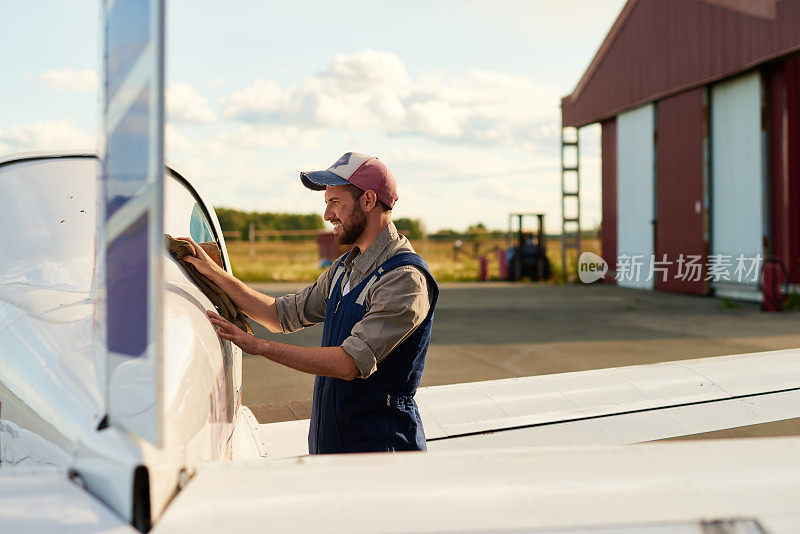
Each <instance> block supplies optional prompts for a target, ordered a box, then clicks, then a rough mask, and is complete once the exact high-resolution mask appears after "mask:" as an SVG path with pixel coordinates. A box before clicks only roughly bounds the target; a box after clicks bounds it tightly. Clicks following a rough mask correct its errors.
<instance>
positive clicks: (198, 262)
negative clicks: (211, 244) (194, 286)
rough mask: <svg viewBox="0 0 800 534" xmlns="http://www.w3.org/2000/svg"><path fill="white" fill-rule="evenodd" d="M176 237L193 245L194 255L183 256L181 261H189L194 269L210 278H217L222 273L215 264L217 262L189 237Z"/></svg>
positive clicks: (220, 268)
mask: <svg viewBox="0 0 800 534" xmlns="http://www.w3.org/2000/svg"><path fill="white" fill-rule="evenodd" d="M176 239H180V240H181V241H188V242H189V243H191V244H192V246H193V247H194V254H195V255H194V256H188V255H187V256H184V257H183V261H186V262H188V263H191V264H192V265H194V267H195V269H197V271H198V272H199V273H200V274H202V275H205V276H207V277H208V278H210V279H211V280H213V281H215V280H217V277H218V276H220V275H222V274H224V273H225V271H224V270H223V269H222V267H220V266H219V265H217V263H216V262H215V261H214V260H212V259H211V256H209V255H208V254H207V253H206V251H205V250H203V247H201V246H200V245H198V244H197V243H195V242H194V240H193V239H192V238H191V237H178V238H176Z"/></svg>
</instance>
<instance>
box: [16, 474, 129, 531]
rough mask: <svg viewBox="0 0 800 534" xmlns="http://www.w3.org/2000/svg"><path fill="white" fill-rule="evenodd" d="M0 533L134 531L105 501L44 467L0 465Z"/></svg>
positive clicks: (64, 476)
mask: <svg viewBox="0 0 800 534" xmlns="http://www.w3.org/2000/svg"><path fill="white" fill-rule="evenodd" d="M0 532H35V533H37V534H47V533H51V532H52V533H54V534H55V533H58V534H70V533H76V534H78V533H80V534H85V533H87V532H92V533H95V534H137V531H136V530H135V529H134V528H133V527H131V526H130V525H128V524H127V523H126V522H125V520H123V519H122V518H120V517H119V516H118V515H116V514H115V513H114V512H112V511H111V510H110V509H109V508H107V507H106V506H105V505H104V504H102V503H101V502H100V501H98V500H97V499H96V498H95V497H93V496H92V495H91V494H90V493H88V492H87V491H85V490H84V489H83V488H81V487H80V486H79V485H77V484H75V483H74V482H72V481H70V480H69V478H68V476H67V471H66V470H64V469H58V468H46V467H8V466H5V465H4V466H3V467H2V468H0Z"/></svg>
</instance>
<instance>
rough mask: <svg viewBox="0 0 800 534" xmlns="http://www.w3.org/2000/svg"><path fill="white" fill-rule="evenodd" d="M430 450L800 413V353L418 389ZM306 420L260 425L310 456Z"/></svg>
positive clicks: (586, 438)
mask: <svg viewBox="0 0 800 534" xmlns="http://www.w3.org/2000/svg"><path fill="white" fill-rule="evenodd" d="M416 400H417V403H418V405H419V408H420V413H421V415H422V421H423V425H424V427H425V434H426V436H427V439H428V449H429V450H440V449H460V448H486V447H520V446H532V445H533V446H544V445H589V444H623V443H637V442H642V441H652V440H658V439H665V438H671V437H677V436H687V435H693V434H700V433H704V432H711V431H716V430H722V429H728V428H736V427H741V426H746V425H754V424H760V423H767V422H772V421H780V420H785V419H792V418H797V417H800V349H789V350H779V351H770V352H760V353H752V354H738V355H734V356H719V357H713V358H700V359H695V360H681V361H674V362H666V363H658V364H652V365H635V366H629V367H616V368H611V369H599V370H591V371H580V372H574V373H562V374H553V375H543V376H533V377H524V378H510V379H503V380H490V381H484V382H472V383H465V384H453V385H446V386H432V387H425V388H420V389H419V391H418V392H417V395H416ZM307 431H308V421H307V420H306V421H289V422H282V423H270V424H263V425H259V428H258V433H259V435H260V436H261V438H262V439H263V440H264V441H265V442H266V443H270V444H274V446H273V447H271V448H270V449H269V450H268V451H267V452H266V454H265V457H270V458H281V457H287V456H298V455H302V454H307V453H308V450H307V448H306V442H305V434H306V433H307Z"/></svg>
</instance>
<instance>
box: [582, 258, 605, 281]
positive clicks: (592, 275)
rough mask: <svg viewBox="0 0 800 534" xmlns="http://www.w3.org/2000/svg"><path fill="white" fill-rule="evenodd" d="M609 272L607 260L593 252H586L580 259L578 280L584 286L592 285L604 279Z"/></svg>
mask: <svg viewBox="0 0 800 534" xmlns="http://www.w3.org/2000/svg"><path fill="white" fill-rule="evenodd" d="M607 272H608V263H606V260H604V259H603V258H601V257H600V256H598V255H597V254H594V253H592V252H584V253H583V254H581V257H580V258H578V278H580V279H581V282H583V283H584V284H591V283H592V282H596V281H598V280H600V279H601V278H603V277H604V276H605V275H606V273H607Z"/></svg>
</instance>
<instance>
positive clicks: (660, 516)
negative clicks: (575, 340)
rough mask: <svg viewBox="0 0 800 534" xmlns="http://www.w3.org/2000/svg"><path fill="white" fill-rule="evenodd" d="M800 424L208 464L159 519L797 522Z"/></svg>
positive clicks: (229, 526) (246, 525) (416, 523)
mask: <svg viewBox="0 0 800 534" xmlns="http://www.w3.org/2000/svg"><path fill="white" fill-rule="evenodd" d="M798 451H800V438H768V439H744V440H715V441H684V442H667V443H656V444H639V445H627V446H624V447H621V446H617V447H609V446H604V447H591V448H581V447H568V448H542V449H537V450H531V449H500V450H493V451H440V452H429V453H399V454H358V455H356V454H353V455H323V456H314V457H303V458H298V459H290V460H279V461H272V462H266V463H238V462H234V463H231V464H207V465H202V466H199V468H198V470H197V475H196V476H195V477H194V478H193V479H192V481H191V482H190V483H189V485H188V486H187V487H186V488H185V489H184V490H183V491H182V492H181V493H180V494H178V495H177V497H176V498H175V500H174V501H173V503H172V504H171V505H170V507H169V508H168V509H167V510H166V512H165V514H164V515H163V517H162V518H161V520H160V521H159V523H158V524H156V526H155V528H154V529H153V531H152V532H153V534H158V533H160V532H179V531H181V532H194V533H197V534H201V533H204V532H218V531H229V532H238V533H247V532H263V531H264V530H265V529H270V530H275V531H279V532H287V533H291V532H323V531H324V532H347V533H348V534H350V533H360V532H428V533H429V532H508V531H515V530H514V529H517V530H523V531H525V532H528V531H531V530H533V529H557V528H561V529H567V528H586V527H593V528H598V527H613V526H633V525H641V524H648V523H659V522H668V523H672V524H675V523H680V522H687V521H699V520H702V519H708V518H732V517H745V518H747V517H749V518H754V519H756V520H758V521H759V522H760V524H761V525H762V526H763V527H765V528H766V530H767V531H768V532H771V533H778V534H780V533H781V532H794V531H795V528H796V525H797V524H798V523H800V508H798V506H797V495H798V492H800V455H799V454H798Z"/></svg>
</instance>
